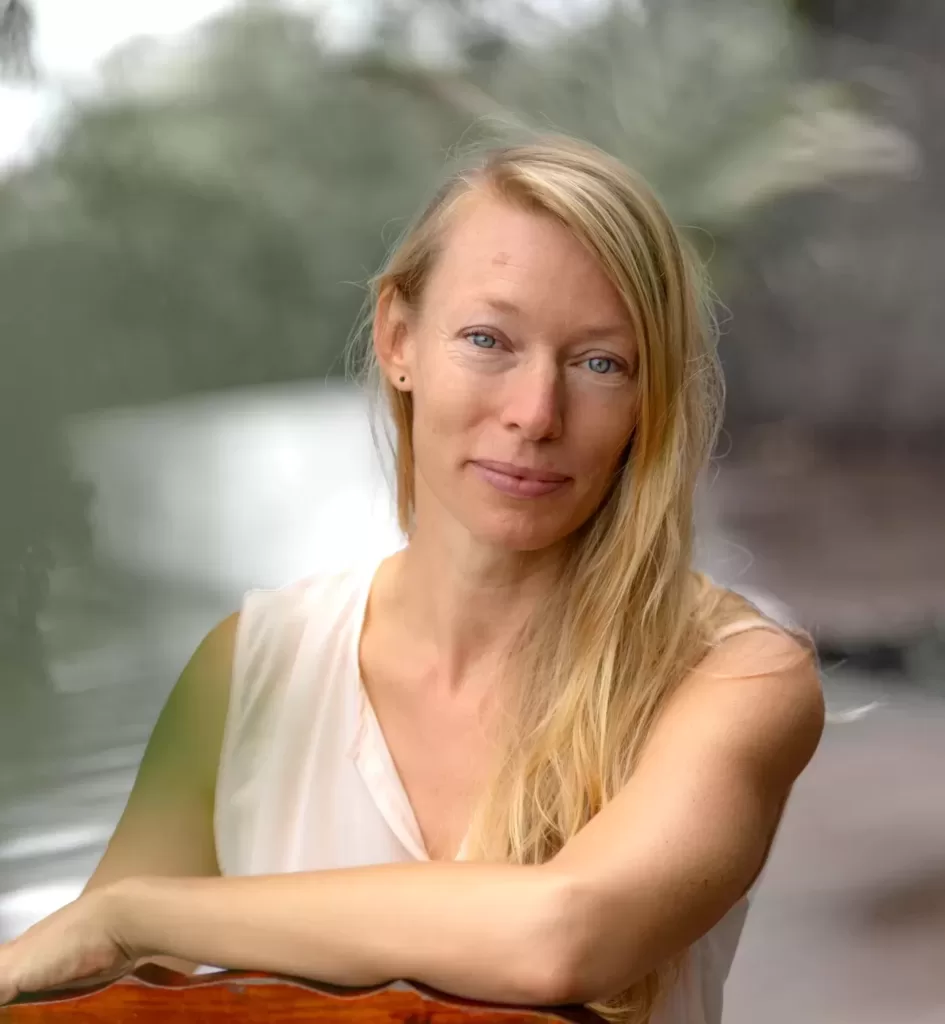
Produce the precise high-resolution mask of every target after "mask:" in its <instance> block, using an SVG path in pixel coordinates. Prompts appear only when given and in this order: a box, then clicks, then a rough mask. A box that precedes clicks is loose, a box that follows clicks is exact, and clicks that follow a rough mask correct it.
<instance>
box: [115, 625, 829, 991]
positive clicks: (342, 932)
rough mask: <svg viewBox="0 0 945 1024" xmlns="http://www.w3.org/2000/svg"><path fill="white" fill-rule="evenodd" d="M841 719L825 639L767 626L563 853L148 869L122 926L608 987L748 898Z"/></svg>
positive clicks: (207, 948)
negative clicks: (515, 861) (229, 871)
mask: <svg viewBox="0 0 945 1024" xmlns="http://www.w3.org/2000/svg"><path fill="white" fill-rule="evenodd" d="M822 726H823V701H822V696H821V691H820V684H819V680H818V678H817V675H816V672H815V670H814V667H813V665H812V663H811V660H810V659H809V658H808V657H807V656H806V653H805V652H804V651H802V649H801V648H800V647H799V646H798V645H796V644H795V643H794V642H793V641H791V640H789V639H788V638H786V637H784V636H781V635H779V634H774V633H769V632H761V631H757V632H752V633H747V634H744V635H743V636H739V637H734V638H732V639H731V640H729V641H727V642H726V643H725V644H723V645H722V647H721V648H720V649H719V650H717V651H716V652H714V653H713V654H712V655H710V657H709V658H707V659H706V661H705V662H704V663H703V664H702V665H701V666H700V667H699V669H698V670H697V671H696V672H695V673H693V675H692V677H691V678H690V679H689V680H687V681H686V682H685V683H684V684H683V686H682V687H681V688H680V690H679V691H678V692H677V694H676V695H675V696H674V698H673V699H672V700H671V701H670V704H669V706H668V708H667V709H666V712H665V713H664V714H663V716H662V718H661V720H660V722H659V724H658V726H657V727H656V728H655V729H654V733H653V736H652V737H651V739H650V741H649V743H648V744H647V748H646V750H645V752H644V755H643V757H642V759H641V762H640V765H639V767H638V769H637V771H636V772H635V774H634V776H633V779H632V780H631V781H630V782H629V783H628V784H627V786H626V787H625V788H624V790H623V791H621V793H619V794H618V795H617V797H616V798H615V799H614V800H613V801H611V803H610V804H608V805H607V807H605V808H604V809H603V810H602V811H601V812H600V813H599V814H598V815H597V816H596V817H595V818H594V819H592V821H591V822H590V823H589V824H588V825H587V826H585V828H584V829H582V830H581V832H580V833H578V835H577V836H575V837H574V838H573V839H572V840H571V841H570V842H569V843H568V844H567V845H566V846H565V848H564V849H563V850H562V852H561V853H560V854H559V855H558V857H557V858H555V859H554V860H553V861H551V862H550V863H549V864H547V865H544V866H542V867H518V866H502V865H486V864H463V863H458V864H454V863H436V864H426V863H419V864H405V865H385V866H379V867H371V868H358V869H346V870H338V871H327V872H318V873H314V874H296V875H285V876H280V877H260V878H226V879H208V880H205V881H201V880H161V879H140V880H132V881H130V882H128V883H127V884H126V885H124V886H122V887H119V888H117V889H116V890H115V891H114V893H113V896H114V903H113V907H114V914H115V921H116V922H117V924H116V927H117V930H118V934H119V935H121V936H124V937H125V939H126V941H127V942H129V943H130V944H131V945H132V946H133V947H135V948H136V949H144V950H147V951H153V952H173V953H175V954H177V955H181V956H186V957H191V958H195V959H200V960H203V961H204V962H207V963H215V964H218V965H220V966H224V967H245V968H251V967H254V968H260V969H265V970H270V971H274V972H278V973H290V974H299V975H304V976H308V977H312V978H317V979H320V980H323V981H328V982H335V983H339V984H351V985H365V984H373V983H378V982H383V981H387V980H390V979H392V978H399V977H407V978H412V979H414V980H418V981H422V982H426V983H427V984H430V985H433V986H435V987H438V988H441V989H444V990H446V991H451V992H454V993H456V994H459V995H465V996H469V997H472V998H478V999H486V1000H494V1001H504V1002H522V1003H532V1004H541V1003H558V1002H589V1001H592V1000H594V999H600V998H605V997H606V996H609V995H612V994H615V993H617V992H619V991H621V990H623V989H624V988H625V987H627V986H628V985H630V984H632V983H633V982H634V981H636V980H637V979H639V978H641V977H642V976H643V975H645V974H646V973H648V972H649V971H650V970H652V969H653V968H655V967H657V966H659V965H660V964H661V963H663V962H665V961H666V960H667V959H668V958H670V957H672V956H673V955H674V954H676V953H678V952H681V951H682V950H684V949H685V948H686V947H687V946H689V945H690V944H691V943H692V942H693V941H695V940H696V939H697V938H698V937H699V936H700V935H702V934H704V933H705V932H706V931H707V930H708V929H709V928H710V927H712V925H713V924H715V923H716V922H717V921H718V920H719V919H720V918H721V917H722V916H723V915H724V914H725V913H726V911H727V910H728V909H729V908H730V907H731V906H732V905H733V904H734V903H735V902H736V901H737V900H738V899H739V898H740V897H741V896H742V895H743V893H744V892H745V891H746V889H747V888H748V887H749V886H750V884H751V883H752V881H753V879H754V878H755V877H756V876H757V873H758V872H759V871H760V869H761V867H762V864H763V862H764V859H765V857H766V855H767V852H768V849H769V847H770V844H771V841H772V839H773V836H774V832H775V829H776V827H777V824H778V821H779V818H780V815H781V812H782V810H783V807H784V804H785V801H786V799H787V796H788V793H789V791H790V789H791V786H792V784H793V782H794V780H795V778H796V777H797V775H798V774H799V773H800V772H801V770H802V769H803V768H804V766H805V765H806V764H807V762H808V761H809V759H810V757H811V756H812V755H813V752H814V750H815V748H816V746H817V743H818V740H819V737H820V734H821V730H822Z"/></svg>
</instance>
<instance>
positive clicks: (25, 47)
mask: <svg viewBox="0 0 945 1024" xmlns="http://www.w3.org/2000/svg"><path fill="white" fill-rule="evenodd" d="M32 44H33V12H32V10H31V9H30V8H29V7H28V6H27V5H26V4H25V3H24V2H23V0H3V2H0V78H4V77H7V78H33V77H34V76H35V73H36V68H35V65H34V63H33V45H32Z"/></svg>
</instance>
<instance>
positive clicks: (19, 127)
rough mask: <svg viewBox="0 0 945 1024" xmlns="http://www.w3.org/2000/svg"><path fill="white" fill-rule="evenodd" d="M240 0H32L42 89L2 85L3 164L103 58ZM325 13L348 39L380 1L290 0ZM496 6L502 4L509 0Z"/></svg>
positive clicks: (583, 7) (568, 0)
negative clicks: (48, 83)
mask: <svg viewBox="0 0 945 1024" xmlns="http://www.w3.org/2000/svg"><path fill="white" fill-rule="evenodd" d="M233 2H234V0H32V3H33V7H34V10H35V12H36V56H37V61H38V64H39V66H40V68H41V69H42V72H43V75H44V77H45V78H46V79H47V80H48V81H51V82H53V83H58V84H54V85H53V86H44V87H41V88H35V87H26V86H11V85H0V164H4V163H8V162H9V161H11V160H15V159H17V158H22V157H25V156H27V155H28V154H29V152H30V149H31V148H32V147H31V139H32V138H33V137H34V136H35V135H36V133H38V132H41V131H42V130H43V125H44V124H45V123H48V115H49V113H50V112H52V111H54V110H55V107H56V102H57V97H58V95H60V94H61V90H62V88H68V87H71V86H73V85H77V84H78V85H80V84H81V83H83V82H85V81H89V80H90V79H92V78H93V77H94V71H95V67H96V65H97V64H98V62H99V61H100V60H101V58H102V57H104V56H105V54H107V53H108V52H109V51H110V50H112V49H114V48H115V47H116V46H118V45H119V44H121V43H123V42H126V41H127V40H129V39H132V38H134V37H135V36H139V35H149V36H156V37H173V36H175V35H178V34H180V33H182V32H185V31H186V30H187V29H189V28H191V27H192V26H193V25H195V24H198V23H199V22H201V21H203V20H204V19H205V18H207V17H209V16H211V15H213V14H216V13H217V12H219V11H221V10H224V9H225V8H227V7H231V6H233ZM290 2H292V3H294V4H295V6H298V7H307V8H309V9H317V10H320V11H321V13H322V18H323V20H322V26H323V30H324V31H325V33H326V35H327V36H328V37H329V38H331V39H333V40H335V41H337V42H339V43H340V42H346V41H349V40H351V39H353V38H357V36H358V33H359V31H361V30H363V27H364V25H365V24H366V22H367V20H368V18H369V15H370V12H371V10H372V9H373V7H374V0H290ZM603 2H604V0H540V2H539V3H537V4H536V6H539V7H542V8H544V9H545V10H546V11H547V12H548V13H550V14H554V15H556V16H558V17H560V18H566V17H569V16H570V17H573V16H574V15H575V14H578V15H580V14H581V13H585V12H587V11H588V9H593V8H595V7H600V6H601V5H602V3H603ZM495 7H496V8H497V9H499V10H501V9H502V0H496V3H495Z"/></svg>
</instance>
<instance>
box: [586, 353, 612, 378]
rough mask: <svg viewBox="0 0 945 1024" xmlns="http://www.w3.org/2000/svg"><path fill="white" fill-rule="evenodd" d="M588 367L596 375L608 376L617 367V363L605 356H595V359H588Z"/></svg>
mask: <svg viewBox="0 0 945 1024" xmlns="http://www.w3.org/2000/svg"><path fill="white" fill-rule="evenodd" d="M587 365H588V366H589V367H590V368H591V370H592V371H593V372H594V373H599V374H606V373H608V372H610V370H612V369H613V368H614V367H615V366H616V363H615V362H614V361H613V359H607V358H606V357H605V356H595V357H594V358H593V359H588V361H587Z"/></svg>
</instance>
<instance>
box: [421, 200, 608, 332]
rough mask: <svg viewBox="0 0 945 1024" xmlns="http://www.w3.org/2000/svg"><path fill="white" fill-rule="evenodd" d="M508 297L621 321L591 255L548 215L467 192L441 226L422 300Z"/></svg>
mask: <svg viewBox="0 0 945 1024" xmlns="http://www.w3.org/2000/svg"><path fill="white" fill-rule="evenodd" d="M480 297H488V298H492V299H498V300H500V301H501V300H502V299H508V300H510V301H514V302H515V303H516V304H517V305H522V304H523V303H524V305H525V306H526V307H528V306H531V307H532V308H535V309H543V310H545V311H546V312H557V313H559V314H560V313H561V311H562V310H564V309H567V310H569V319H571V318H573V317H578V318H580V317H581V315H582V314H584V315H586V316H587V317H588V318H593V319H594V320H598V319H600V318H602V317H609V318H611V319H614V320H617V321H621V320H623V321H626V320H628V315H627V310H626V307H625V304H624V302H623V300H622V299H621V297H620V295H619V293H618V292H617V289H616V288H615V287H614V286H613V284H611V282H610V280H609V278H608V277H607V275H606V274H605V272H604V270H603V268H602V267H601V265H600V263H599V261H598V260H597V258H596V257H595V255H594V254H593V253H592V252H590V250H589V249H588V248H587V247H586V246H585V245H584V244H583V243H582V242H581V241H580V240H579V239H578V238H577V237H575V235H574V234H573V233H572V232H571V231H570V230H569V229H568V228H567V227H566V226H565V225H564V224H562V223H560V222H559V221H558V220H556V219H555V218H554V217H552V216H551V215H550V214H545V213H541V212H532V211H529V210H525V209H522V208H520V207H517V206H515V205H514V204H512V203H509V202H507V201H504V200H502V199H500V198H496V197H493V196H490V195H487V194H482V193H473V194H470V195H469V196H468V197H467V198H466V199H465V200H464V201H463V202H462V203H461V204H460V205H459V206H458V208H457V209H456V211H455V213H454V216H453V219H452V222H451V223H450V225H449V226H448V227H447V229H446V236H445V239H444V242H443V248H442V251H441V253H440V256H439V258H438V260H437V263H436V266H435V267H434V270H433V273H432V275H431V279H430V281H429V283H428V298H429V299H430V300H432V301H441V302H442V301H446V302H448V303H450V304H451V305H452V304H455V303H456V302H461V301H466V300H468V299H470V298H480Z"/></svg>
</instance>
